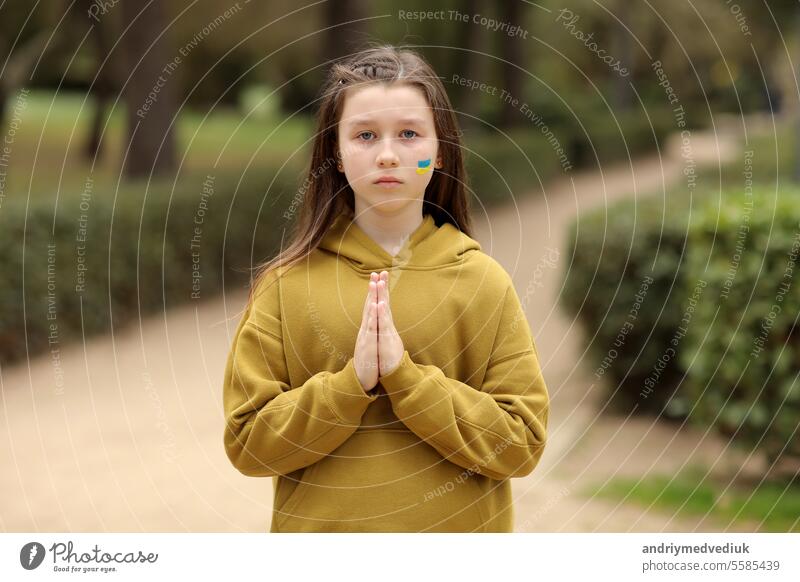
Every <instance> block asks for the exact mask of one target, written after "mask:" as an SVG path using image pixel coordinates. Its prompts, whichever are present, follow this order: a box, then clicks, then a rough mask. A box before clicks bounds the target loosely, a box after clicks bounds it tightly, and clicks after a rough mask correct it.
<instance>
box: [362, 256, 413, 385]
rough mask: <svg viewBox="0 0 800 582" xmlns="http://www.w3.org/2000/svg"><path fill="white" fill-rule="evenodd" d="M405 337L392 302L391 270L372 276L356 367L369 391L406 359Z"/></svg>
mask: <svg viewBox="0 0 800 582" xmlns="http://www.w3.org/2000/svg"><path fill="white" fill-rule="evenodd" d="M404 351H405V348H404V347H403V340H402V339H400V334H398V333H397V329H396V328H395V327H394V321H393V319H392V310H391V305H390V301H389V273H388V272H387V271H381V273H380V275H379V274H378V273H372V274H371V275H370V281H369V290H368V291H367V297H366V300H365V302H364V311H363V313H362V316H361V328H360V329H359V332H358V338H357V339H356V347H355V355H354V359H355V362H354V363H355V369H356V375H357V376H358V379H359V381H360V382H361V385H362V386H363V388H364V390H365V391H366V392H369V391H370V390H372V389H373V388H374V387H375V385H376V384H377V383H378V379H379V378H380V377H381V376H386V375H387V374H389V373H390V372H392V371H393V370H394V369H395V368H397V366H398V364H399V363H400V360H402V359H403V352H404Z"/></svg>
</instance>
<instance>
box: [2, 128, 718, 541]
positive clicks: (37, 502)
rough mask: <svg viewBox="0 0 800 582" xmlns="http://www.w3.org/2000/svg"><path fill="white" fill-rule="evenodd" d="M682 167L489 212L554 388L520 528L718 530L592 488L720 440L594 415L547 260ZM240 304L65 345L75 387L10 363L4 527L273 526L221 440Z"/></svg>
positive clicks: (47, 369)
mask: <svg viewBox="0 0 800 582" xmlns="http://www.w3.org/2000/svg"><path fill="white" fill-rule="evenodd" d="M697 140H698V142H697V143H698V144H699V143H700V142H699V140H700V136H698V137H697ZM712 146H713V143H712ZM704 147H705V148H706V150H704V151H707V149H708V148H707V145H706V146H704ZM698 151H699V149H698ZM698 155H699V154H698ZM680 172H681V161H680V158H679V157H677V158H676V157H668V158H664V159H663V160H661V161H660V160H659V159H658V158H655V157H651V158H647V159H641V160H637V161H636V162H635V163H634V164H633V166H627V165H621V166H617V167H614V168H611V169H610V171H606V172H604V173H603V174H602V175H600V174H597V173H583V174H575V175H573V176H572V179H571V180H562V181H560V182H557V183H554V184H550V185H548V188H547V190H546V192H545V194H544V196H537V195H534V196H530V197H527V198H524V199H523V200H520V201H518V203H519V207H517V208H515V207H514V205H511V206H510V207H507V208H505V209H503V210H499V211H494V212H493V213H492V215H491V224H488V222H487V221H486V220H485V219H481V218H478V220H477V222H478V224H479V228H478V233H477V235H476V236H477V238H478V239H479V240H480V242H481V243H482V244H483V246H484V249H485V250H486V251H487V252H489V253H490V254H491V255H493V256H494V257H496V258H497V259H498V260H499V261H500V262H501V263H502V264H503V265H504V266H505V267H506V268H507V269H508V270H509V272H511V273H513V274H514V278H515V282H516V285H517V290H518V292H519V294H520V297H521V299H522V300H523V304H524V305H525V306H526V309H527V314H528V317H529V320H530V322H531V327H532V329H533V331H534V334H535V336H536V342H537V347H538V350H539V354H540V356H541V358H542V365H543V368H544V373H545V378H546V380H547V382H548V387H549V389H550V393H551V397H552V407H553V408H552V414H551V424H550V437H549V445H548V449H547V451H546V453H545V455H544V458H543V460H542V462H541V464H540V465H539V467H538V468H537V469H536V471H534V473H533V474H532V475H530V476H529V477H527V478H524V479H517V480H515V481H514V486H515V489H514V490H515V494H516V497H517V502H516V515H517V529H518V531H672V530H681V531H690V530H692V529H695V528H698V529H708V530H714V529H719V526H714V525H711V524H704V523H702V522H701V521H700V520H695V521H686V520H678V519H672V516H670V515H668V514H661V513H656V512H652V511H642V510H641V509H639V508H635V507H632V506H630V505H618V504H616V503H612V502H607V501H602V500H599V499H592V498H590V497H586V496H584V495H583V494H582V493H581V492H580V489H581V487H582V486H583V485H584V484H587V483H590V482H596V481H598V480H601V481H602V480H604V479H605V478H607V477H608V476H611V475H614V474H615V473H617V474H626V475H636V476H640V475H642V474H645V473H648V472H649V471H651V470H653V471H655V470H656V469H657V470H658V471H671V470H674V469H675V467H676V464H677V465H681V464H683V462H685V461H686V460H688V459H689V458H691V455H690V453H691V452H692V449H694V448H695V447H696V446H697V445H698V438H701V440H700V441H699V442H700V443H701V445H702V446H700V447H698V451H700V452H701V453H702V454H703V455H704V458H712V459H713V458H714V454H715V453H718V452H719V446H720V445H719V443H715V442H712V441H708V442H706V444H703V442H704V441H703V440H702V435H699V437H698V435H695V434H691V433H688V432H686V431H681V433H680V434H670V429H668V428H665V427H663V426H661V425H653V424H652V423H649V422H646V421H641V420H637V421H635V422H630V421H628V422H626V421H625V419H614V418H608V417H605V416H602V417H601V416H598V414H597V411H598V409H599V405H600V402H599V398H600V392H599V390H598V389H597V388H594V389H593V388H591V384H592V383H591V380H590V379H589V378H590V377H591V374H590V373H587V372H586V371H585V370H583V369H582V368H581V367H580V362H581V361H582V355H581V349H582V348H581V345H582V344H581V342H580V335H579V332H578V330H577V328H576V327H575V326H573V323H572V321H570V320H569V319H567V318H565V317H564V316H563V314H561V313H560V312H558V311H557V310H556V309H555V307H554V300H555V298H556V296H557V295H558V293H559V288H558V282H559V281H560V277H561V273H560V268H561V261H556V263H557V266H556V267H553V266H551V263H552V262H553V259H554V257H555V256H556V255H560V254H561V253H562V248H563V245H564V232H565V228H566V226H567V224H568V222H569V220H570V219H571V218H572V217H573V216H574V215H575V213H576V212H579V211H584V210H586V209H588V208H592V207H596V206H599V205H603V204H608V203H610V202H611V201H612V200H614V199H617V198H620V197H623V196H630V195H631V194H632V193H636V195H640V194H641V193H649V192H652V191H654V190H656V189H659V188H661V187H662V186H663V185H664V184H671V183H674V182H675V181H676V180H677V179H679V177H680V175H681V174H680ZM481 222H482V224H481ZM548 249H549V250H548ZM537 265H538V271H537V270H536V269H537ZM529 284H531V285H530V286H529ZM539 285H541V286H539ZM244 299H245V294H244V291H242V292H239V293H234V294H228V295H227V296H226V297H225V298H224V299H222V298H213V299H211V300H209V301H204V302H202V303H197V304H192V305H189V306H185V307H182V308H179V309H175V310H172V311H170V312H169V313H166V314H163V315H161V316H156V317H152V318H149V319H147V320H144V321H142V323H141V326H136V327H131V328H129V329H127V330H126V331H125V332H124V333H122V334H117V335H115V336H114V337H100V338H94V339H91V340H89V341H87V342H86V344H85V345H84V346H81V345H73V346H68V347H66V348H64V349H62V350H61V351H60V366H61V372H62V373H63V378H64V382H63V388H58V387H56V385H55V381H54V377H55V367H54V363H53V360H52V359H51V357H50V356H49V355H46V356H43V357H37V358H35V359H33V360H31V361H30V363H29V364H23V365H19V366H15V367H12V368H9V369H3V370H2V371H1V373H0V384H1V385H0V388H2V403H1V405H2V411H1V414H2V418H3V424H4V426H5V430H3V431H2V432H0V465H1V466H3V467H4V468H5V469H6V470H4V471H2V472H0V493H1V494H2V498H3V506H2V507H3V510H2V513H0V530H2V531H14V532H18V531H76V532H83V531H149V532H166V531H191V532H201V531H267V530H268V528H269V519H270V511H271V502H272V493H271V480H269V479H252V478H247V477H244V476H242V475H240V474H239V473H238V472H237V471H236V470H235V469H233V467H231V465H230V464H229V462H228V460H227V458H226V457H225V455H224V451H223V450H222V446H221V442H222V441H221V438H222V412H221V408H222V407H221V385H220V382H221V378H222V371H223V367H224V364H225V358H226V356H227V353H228V350H229V347H230V341H231V337H232V334H233V332H234V330H235V327H236V324H237V323H238V319H239V315H238V313H239V310H240V309H241V307H242V305H243V304H244ZM672 437H676V438H675V439H674V440H670V439H672ZM654 461H655V463H654V465H653V467H652V469H651V463H653V462H654Z"/></svg>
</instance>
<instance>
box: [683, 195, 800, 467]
mask: <svg viewBox="0 0 800 582" xmlns="http://www.w3.org/2000/svg"><path fill="white" fill-rule="evenodd" d="M697 213H698V217H697V218H698V220H697V221H696V222H695V221H693V224H692V228H691V229H690V231H689V245H690V248H691V249H692V252H691V253H690V254H689V260H688V261H687V269H686V280H687V281H696V280H697V281H699V280H704V281H706V282H707V290H706V291H705V295H706V297H704V299H703V300H702V301H700V302H699V303H698V308H697V311H696V312H695V314H694V321H693V322H692V324H691V326H690V327H689V331H688V333H687V336H686V340H685V341H686V346H685V348H686V349H685V350H684V351H683V352H682V353H681V356H680V362H681V364H682V367H683V368H684V369H686V370H687V371H688V376H687V382H686V383H685V385H684V386H682V387H681V393H682V395H683V396H684V397H685V398H686V399H687V401H688V403H689V404H690V405H691V407H692V411H691V415H690V419H691V420H692V421H694V422H696V423H698V424H702V425H704V426H713V427H715V428H716V429H717V430H718V431H719V432H721V433H722V434H724V435H726V436H728V437H730V438H731V439H732V440H733V442H735V443H737V444H738V445H741V446H743V447H746V448H748V449H753V448H759V449H762V450H763V451H764V452H765V453H766V454H767V458H768V460H769V461H770V462H772V461H776V460H779V459H780V458H781V457H793V458H800V379H799V378H798V375H800V325H798V317H800V280H798V273H799V272H800V264H799V263H800V256H799V253H800V190H798V189H797V187H793V188H787V187H786V186H783V185H781V186H780V187H778V186H776V185H767V184H765V185H762V186H759V187H757V188H756V189H755V195H754V196H752V197H749V198H748V197H746V196H745V195H744V194H743V193H738V192H737V193H735V194H734V193H730V194H728V195H726V196H723V197H722V200H721V201H720V200H713V199H709V200H705V201H704V203H703V204H702V205H700V206H699V207H698V208H697Z"/></svg>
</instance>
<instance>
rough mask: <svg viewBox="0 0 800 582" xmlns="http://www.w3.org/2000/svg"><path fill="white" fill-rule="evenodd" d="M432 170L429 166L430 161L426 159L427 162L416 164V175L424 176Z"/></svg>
mask: <svg viewBox="0 0 800 582" xmlns="http://www.w3.org/2000/svg"><path fill="white" fill-rule="evenodd" d="M432 169H433V166H431V159H430V158H428V159H427V160H420V161H418V162H417V174H424V173H425V172H428V171H430V170H432Z"/></svg>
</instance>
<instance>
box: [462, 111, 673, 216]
mask: <svg viewBox="0 0 800 582" xmlns="http://www.w3.org/2000/svg"><path fill="white" fill-rule="evenodd" d="M648 113H649V114H650V116H651V118H650V119H649V120H648V119H647V117H646V116H644V115H642V113H641V111H638V110H636V111H632V112H628V113H625V112H622V113H616V114H615V116H616V117H613V116H612V115H611V114H610V113H608V112H605V113H604V114H600V113H598V114H593V113H590V112H582V113H580V112H578V114H579V116H580V117H579V119H580V121H581V122H582V123H583V126H581V125H580V124H579V123H578V121H577V120H576V119H575V118H574V117H570V118H568V119H561V118H557V117H556V116H553V115H551V116H549V117H548V119H550V118H552V119H553V120H554V122H553V123H549V124H548V123H547V122H546V121H545V124H546V125H543V126H537V125H536V124H535V123H534V122H533V121H529V122H528V125H523V126H521V127H516V128H514V129H509V130H504V131H501V130H499V129H498V130H495V131H493V132H492V133H489V132H480V133H476V134H471V133H469V132H467V133H466V135H465V136H464V145H465V159H466V164H467V169H468V173H469V176H470V187H471V189H472V190H473V192H475V196H477V197H478V198H480V200H481V201H482V202H484V203H485V204H487V205H494V204H503V203H510V202H511V201H512V199H514V198H518V197H519V196H520V195H524V194H527V193H528V192H530V191H539V190H542V189H543V188H544V185H545V184H546V183H547V182H548V181H550V180H551V179H553V178H555V177H559V176H564V175H567V174H569V173H574V172H576V171H577V170H579V169H581V168H585V167H604V166H605V164H608V163H613V162H618V161H622V160H627V159H628V158H629V157H631V158H633V157H635V156H637V155H640V154H641V152H643V151H651V150H655V148H656V145H657V144H658V145H660V144H662V143H663V141H664V139H665V137H666V136H667V135H668V134H669V132H670V131H672V130H674V120H673V117H672V115H671V113H670V112H669V111H664V110H663V109H659V108H651V109H649V110H648ZM520 115H522V114H520ZM651 123H652V126H651ZM617 124H619V126H618V125H617ZM547 130H549V132H552V135H550V133H549V132H548V131H547ZM592 148H594V149H592Z"/></svg>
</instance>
